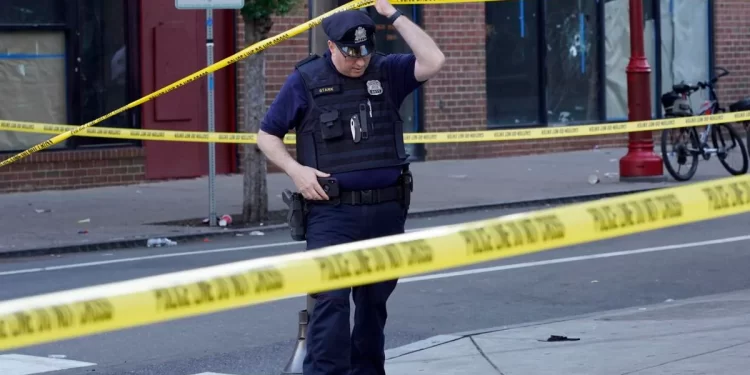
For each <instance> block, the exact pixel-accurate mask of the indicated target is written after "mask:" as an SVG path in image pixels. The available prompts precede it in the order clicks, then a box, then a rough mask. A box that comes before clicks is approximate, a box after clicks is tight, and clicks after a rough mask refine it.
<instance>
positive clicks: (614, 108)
mask: <svg viewBox="0 0 750 375" xmlns="http://www.w3.org/2000/svg"><path fill="white" fill-rule="evenodd" d="M604 15H605V17H604V28H605V32H604V35H605V38H606V41H605V46H606V48H605V52H604V56H605V68H606V72H607V81H606V86H605V89H606V111H607V120H609V121H626V120H627V119H628V76H627V67H628V64H629V63H630V1H629V0H607V1H606V2H605V3H604ZM656 27H657V24H656V19H655V18H654V1H653V0H643V49H644V52H645V54H646V60H647V61H648V64H649V65H650V66H651V75H650V80H651V114H652V117H656V104H655V103H656V101H655V100H654V98H656V97H658V95H659V94H657V93H656V77H657V72H658V66H657V65H658V64H657V60H656V49H657V46H656V44H657V42H658V39H657V38H656ZM661 27H662V28H664V25H663V24H662V26H661ZM662 51H663V50H662ZM662 73H663V72H662Z"/></svg>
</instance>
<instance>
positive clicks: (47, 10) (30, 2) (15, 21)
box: [0, 0, 66, 25]
mask: <svg viewBox="0 0 750 375" xmlns="http://www.w3.org/2000/svg"><path fill="white" fill-rule="evenodd" d="M65 3H66V1H64V0H2V1H0V25H2V24H6V25H7V24H11V25H37V24H61V23H64V22H65V5H66V4H65Z"/></svg>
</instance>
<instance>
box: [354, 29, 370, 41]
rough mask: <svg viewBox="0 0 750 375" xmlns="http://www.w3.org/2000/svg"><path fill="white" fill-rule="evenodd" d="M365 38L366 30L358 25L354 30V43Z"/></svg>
mask: <svg viewBox="0 0 750 375" xmlns="http://www.w3.org/2000/svg"><path fill="white" fill-rule="evenodd" d="M366 40H367V32H365V28H364V27H362V26H360V27H358V28H357V30H355V31H354V43H362V42H364V41H366Z"/></svg>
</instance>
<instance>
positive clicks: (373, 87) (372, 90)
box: [367, 80, 383, 95]
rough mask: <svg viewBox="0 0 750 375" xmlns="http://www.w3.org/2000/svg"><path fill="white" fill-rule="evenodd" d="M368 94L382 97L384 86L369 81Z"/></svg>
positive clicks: (378, 82)
mask: <svg viewBox="0 0 750 375" xmlns="http://www.w3.org/2000/svg"><path fill="white" fill-rule="evenodd" d="M367 92H368V93H369V94H370V95H380V94H382V93H383V86H382V85H380V81H378V80H372V81H367Z"/></svg>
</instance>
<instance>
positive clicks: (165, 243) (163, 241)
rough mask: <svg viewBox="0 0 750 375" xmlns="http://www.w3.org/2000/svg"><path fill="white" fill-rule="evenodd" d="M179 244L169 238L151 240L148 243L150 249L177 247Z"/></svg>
mask: <svg viewBox="0 0 750 375" xmlns="http://www.w3.org/2000/svg"><path fill="white" fill-rule="evenodd" d="M175 245H177V242H174V241H172V240H170V239H169V238H150V239H149V240H148V242H147V243H146V246H148V247H162V246H175Z"/></svg>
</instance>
